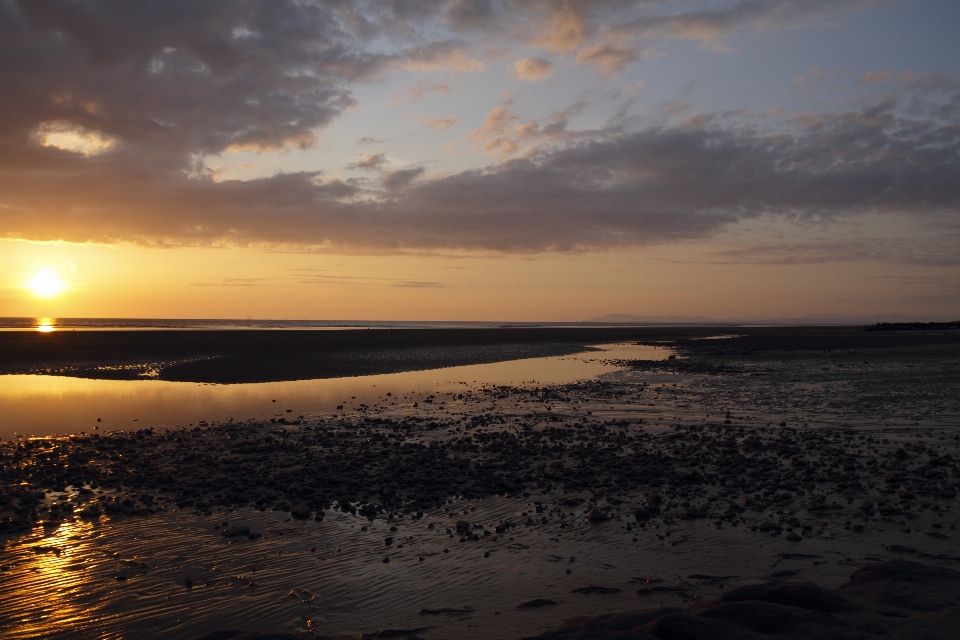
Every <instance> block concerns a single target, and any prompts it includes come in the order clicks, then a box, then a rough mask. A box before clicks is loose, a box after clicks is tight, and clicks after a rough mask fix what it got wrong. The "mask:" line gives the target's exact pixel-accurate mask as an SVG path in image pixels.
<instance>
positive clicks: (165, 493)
mask: <svg viewBox="0 0 960 640" xmlns="http://www.w3.org/2000/svg"><path fill="white" fill-rule="evenodd" d="M824 335H825V334H818V335H814V336H812V337H810V336H808V337H807V338H803V339H806V340H807V342H804V343H802V344H801V347H802V346H807V347H808V348H793V347H795V346H796V343H789V342H787V343H785V342H783V341H780V342H776V343H775V344H773V347H775V348H772V347H771V346H769V345H768V346H767V347H763V346H762V345H758V344H756V343H753V344H749V343H748V342H745V339H744V338H727V339H719V340H709V341H707V340H698V341H693V342H676V343H674V346H675V347H676V348H677V349H678V354H679V355H680V358H679V359H676V360H671V361H667V362H649V361H639V362H638V361H633V362H621V363H620V364H621V365H622V369H621V370H619V371H617V372H615V373H610V374H605V375H603V376H601V377H600V378H599V379H597V380H592V381H584V382H579V383H574V384H566V385H552V386H539V387H529V386H505V385H482V386H471V385H464V388H463V390H462V391H460V392H448V393H445V394H425V395H417V396H411V395H410V394H403V395H406V397H403V396H401V397H400V398H399V400H400V401H397V402H396V404H394V400H395V399H394V398H393V397H392V396H391V397H390V398H389V399H384V401H383V402H380V403H377V404H372V405H370V406H362V407H359V408H357V409H354V410H352V411H349V412H347V411H344V412H343V413H342V415H341V414H340V413H337V414H334V415H331V414H316V415H309V414H303V415H301V414H289V415H288V416H284V417H282V418H281V419H279V420H277V419H274V421H272V422H271V421H266V422H265V421H244V422H237V421H234V422H232V423H217V424H203V425H199V426H197V427H194V428H190V429H181V430H160V429H156V430H151V429H142V430H140V431H139V432H131V433H114V434H104V435H97V436H90V435H84V436H73V437H63V438H51V439H37V440H22V441H20V442H5V443H2V444H0V454H2V456H3V457H2V462H3V483H4V494H3V505H0V511H2V516H0V526H2V527H4V529H5V530H6V533H5V534H4V535H5V543H4V560H3V563H2V566H0V571H2V573H0V575H3V576H4V580H3V582H2V586H0V599H2V600H3V601H4V602H11V603H14V605H15V606H13V607H8V608H7V609H6V611H5V613H3V614H0V633H2V634H3V635H4V636H5V637H6V636H9V637H40V636H42V637H58V636H62V637H102V636H105V635H106V636H111V635H116V636H118V637H119V636H120V635H133V634H134V633H136V634H137V635H138V636H141V637H161V636H162V637H172V638H196V637H199V636H202V635H204V634H206V633H210V632H213V631H222V630H225V629H228V628H237V629H244V630H248V631H261V632H268V631H275V632H286V633H295V632H309V633H314V634H323V635H327V636H331V637H335V636H345V637H357V636H359V635H360V634H363V633H368V634H369V633H372V632H375V631H378V630H380V631H382V630H385V629H386V630H392V631H395V632H397V633H396V634H395V635H394V636H393V637H405V636H404V634H403V633H399V631H403V630H405V631H406V636H413V635H418V636H420V637H423V638H447V637H462V638H494V637H497V638H499V637H521V636H535V635H537V634H540V633H545V632H549V631H550V630H551V629H555V628H556V627H558V625H561V624H562V623H563V621H564V620H568V619H569V618H571V617H573V616H588V617H589V616H596V615H598V614H605V613H612V612H618V611H628V610H637V609H656V608H658V607H670V608H677V609H681V610H683V611H686V613H687V614H690V615H691V616H692V617H697V616H699V618H698V620H699V619H705V618H704V616H706V617H709V616H713V618H711V619H715V618H716V611H714V613H711V614H704V613H703V612H704V611H706V610H707V609H711V610H713V608H715V606H716V604H717V603H714V605H711V607H708V608H707V609H703V610H700V609H690V607H696V606H698V604H700V603H703V602H706V601H709V600H711V599H713V598H717V597H720V595H721V594H723V593H725V592H729V591H730V589H731V588H735V587H739V586H745V585H749V584H756V583H759V582H763V581H767V580H777V581H796V580H805V581H811V582H814V583H816V584H818V585H820V586H822V587H824V588H827V589H836V588H837V587H839V586H840V585H841V584H843V583H845V582H846V581H847V580H848V579H849V576H850V574H851V573H852V572H853V571H854V570H856V569H857V568H858V567H860V566H862V565H864V564H870V563H877V562H887V561H891V560H897V559H908V560H910V561H911V562H917V563H920V564H921V565H922V566H923V567H926V568H937V567H940V568H943V569H949V568H951V567H953V568H956V567H957V564H958V563H960V553H958V552H957V550H956V539H957V535H958V534H957V526H958V525H960V519H958V517H957V511H956V494H957V490H958V488H960V467H958V456H960V405H958V403H960V401H958V398H960V367H958V359H957V354H956V352H955V346H954V345H955V343H956V340H955V336H954V335H953V334H948V335H946V336H945V337H944V336H941V337H940V340H941V342H940V344H941V345H942V346H940V347H937V346H933V345H936V344H937V342H936V341H935V340H934V341H933V342H931V341H930V339H929V337H923V339H922V340H921V341H919V342H913V343H909V342H907V343H906V344H905V343H904V340H903V339H902V338H901V337H899V336H893V337H888V338H887V341H886V342H883V343H881V342H878V341H873V342H870V341H869V340H870V339H868V341H866V342H864V341H860V340H859V339H860V337H861V336H855V340H854V341H853V342H847V343H843V342H832V343H827V342H825V338H824ZM801 338H802V336H801ZM761 339H766V338H765V337H763V336H761ZM829 340H834V339H833V338H829ZM811 345H815V346H813V347H812V348H810V347H811ZM825 350H829V351H826V352H825ZM718 351H722V352H723V353H718ZM778 354H783V355H782V356H781V355H778ZM431 396H432V397H431ZM394 528H395V530H393V529H394ZM224 531H226V532H228V533H230V534H231V535H228V536H225V535H223V534H224ZM421 558H423V560H421ZM387 559H389V561H388V562H385V560H387ZM924 575H926V574H924ZM944 575H946V574H944ZM951 575H952V574H951ZM187 578H189V579H190V580H189V585H188V583H187ZM937 579H938V580H940V579H942V580H944V581H945V582H944V584H948V585H949V584H952V583H951V580H952V578H949V576H948V577H947V578H943V576H941V577H940V578H937ZM945 588H947V587H945ZM950 588H952V587H950ZM947 590H948V591H949V588H947ZM838 593H843V594H845V595H844V597H849V598H853V599H854V600H856V602H855V605H856V607H859V609H856V611H859V612H860V613H856V615H854V614H853V613H851V614H850V615H851V616H852V617H851V618H850V619H849V621H848V622H849V624H848V626H847V627H843V628H839V627H838V628H833V627H830V628H829V629H828V628H827V627H822V628H821V627H811V628H821V630H822V629H827V631H829V633H827V631H824V634H825V635H824V637H863V636H864V635H866V636H870V635H873V634H876V633H879V631H876V630H873V631H871V630H870V629H871V628H870V627H866V626H864V625H869V624H876V622H875V621H874V620H873V619H872V618H870V616H873V617H874V618H875V617H876V616H877V615H880V616H882V617H889V618H890V619H891V620H893V622H894V623H896V624H895V625H892V626H887V627H886V630H887V631H890V630H892V629H894V627H895V628H896V629H897V630H900V631H897V633H903V634H906V633H908V632H910V630H911V629H912V630H913V633H914V635H916V633H918V632H921V630H924V631H922V633H921V635H923V633H927V634H928V636H929V637H939V636H937V635H936V634H937V633H940V631H938V629H939V628H940V627H937V625H938V624H941V623H943V624H948V623H950V622H951V621H955V618H954V616H955V615H956V607H957V601H956V598H955V596H950V598H952V599H949V598H948V600H947V601H940V602H939V603H936V602H935V600H936V599H935V598H933V597H932V596H929V594H927V595H925V596H923V598H928V600H929V602H928V604H927V605H925V606H926V607H927V609H928V610H926V611H921V610H918V609H911V608H910V606H906V605H904V603H903V602H900V603H899V604H897V603H893V604H890V603H888V604H887V605H884V606H889V607H892V608H890V609H886V610H885V611H886V613H877V608H878V607H877V602H878V601H875V600H870V598H871V597H874V596H875V595H876V594H875V593H873V592H872V591H871V592H870V593H866V592H864V591H862V590H861V591H860V592H856V593H855V592H854V591H851V590H850V589H847V590H846V591H841V592H838ZM58 594H66V595H64V596H59V595H58ZM868 596H869V597H868ZM918 597H919V596H918ZM857 598H860V599H859V600H857ZM864 598H866V600H864ZM754 600H756V598H755V599H754ZM754 600H751V601H754ZM867 601H869V602H873V603H874V604H872V605H869V604H868V603H867ZM550 602H553V603H556V604H550ZM771 602H772V603H773V604H775V605H777V606H792V605H789V603H787V604H784V602H781V601H771ZM930 602H934V604H930ZM908 604H909V603H908ZM901 605H903V606H901ZM935 605H936V606H935ZM751 606H752V605H751ZM851 606H853V605H851ZM866 607H872V609H870V611H869V612H868V613H869V615H867V614H866V613H864V611H866V610H867V609H866ZM931 607H933V608H931ZM801 609H802V607H801ZM721 611H726V609H722V610H721ZM751 611H752V613H751ZM751 611H747V610H743V611H740V612H739V613H737V612H734V613H730V614H729V616H728V617H727V618H726V620H727V622H729V623H730V624H734V625H741V626H742V625H743V624H747V623H746V622H745V621H746V620H748V619H750V616H754V617H756V615H758V614H757V611H756V610H751ZM804 611H807V612H808V613H809V612H810V611H813V613H811V615H814V614H817V612H816V611H815V610H807V609H804ZM850 611H854V609H850ZM668 613H670V612H668ZM781 613H782V612H781ZM796 613H797V612H793V613H792V614H791V615H793V614H796ZM819 613H823V612H819ZM887 613H889V614H891V615H890V616H887V615H886V614H887ZM701 614H703V615H701ZM665 615H667V614H664V613H661V615H660V617H659V618H656V617H655V618H650V619H644V620H645V622H644V623H643V624H636V625H633V626H631V627H623V628H621V631H623V630H624V629H635V630H634V631H630V633H635V634H640V633H647V634H652V635H653V636H654V637H663V638H666V637H673V636H670V635H669V633H671V632H670V631H669V629H668V626H665V625H667V622H662V623H660V624H661V627H662V628H661V631H659V632H658V631H657V630H656V625H654V626H653V627H649V625H650V624H653V623H654V622H656V621H657V620H660V618H662V617H663V616H665ZM797 615H799V614H797ZM804 615H806V614H804ZM831 615H833V614H831ZM839 615H840V614H839V613H838V614H837V616H839ZM844 615H846V614H844ZM857 616H861V617H860V618H857ZM863 616H866V617H863ZM905 616H906V617H905ZM834 617H836V616H834ZM840 617H842V616H840ZM868 618H870V619H868ZM672 619H673V618H671V620H672ZM684 620H686V619H685V618H684ZM845 620H846V619H845ZM945 621H946V622H945ZM668 622H669V621H668ZM688 622H689V621H688ZM808 622H809V621H808ZM821 622H822V621H821ZM578 624H580V623H578ZM594 624H597V625H600V624H601V623H600V622H596V623H594ZM603 624H606V623H603ZM725 624H726V623H725ZM818 624H819V623H818ZM824 624H825V623H824ZM844 624H847V622H845V623H844ZM931 625H932V626H931ZM581 627H582V624H581ZM641 627H644V628H645V629H646V630H642V629H641ZM597 628H599V627H597ZM731 628H734V629H735V630H736V628H735V627H731ZM731 628H726V633H728V634H729V633H731V631H730V629H731ZM565 629H566V631H563V630H561V631H558V632H556V633H554V636H556V634H557V633H568V632H569V634H574V633H581V635H580V636H576V635H572V636H571V637H601V636H588V635H583V633H582V632H583V631H584V629H583V628H580V627H576V625H573V626H568V627H565ZM578 629H579V630H578ZM723 631H724V630H723V629H720V630H719V631H718V629H717V628H713V629H712V631H711V630H710V629H706V630H704V631H703V633H702V634H701V635H699V636H697V635H688V636H687V637H713V636H710V635H709V633H713V634H714V636H715V635H717V634H718V633H721V632H723ZM708 632H709V633H708ZM741 632H742V634H741V635H740V636H737V637H754V636H750V635H748V634H749V633H757V634H760V635H759V636H756V637H764V634H761V633H760V632H759V631H757V630H756V629H748V628H746V627H744V628H741V629H740V630H739V631H737V633H741ZM854 632H856V633H859V634H860V635H859V636H857V635H856V633H854ZM569 634H568V635H569ZM830 634H832V635H830ZM844 634H846V635H844ZM390 635H391V634H390V633H387V634H386V635H383V634H381V635H380V636H379V637H388V636H390ZM369 637H377V636H369ZM602 637H613V636H610V635H607V636H602ZM623 637H642V636H639V635H636V636H623ZM943 637H949V636H943Z"/></svg>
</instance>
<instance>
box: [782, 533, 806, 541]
mask: <svg viewBox="0 0 960 640" xmlns="http://www.w3.org/2000/svg"><path fill="white" fill-rule="evenodd" d="M784 540H789V541H790V542H800V541H801V540H803V538H801V537H800V536H799V535H797V532H796V531H791V532H790V533H788V534H787V535H786V536H784Z"/></svg>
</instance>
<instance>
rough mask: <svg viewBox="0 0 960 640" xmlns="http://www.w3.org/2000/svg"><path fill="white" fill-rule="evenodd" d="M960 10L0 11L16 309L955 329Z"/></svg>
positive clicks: (0, 99) (291, 2)
mask: <svg viewBox="0 0 960 640" xmlns="http://www.w3.org/2000/svg"><path fill="white" fill-rule="evenodd" d="M958 24H960V3H958V2H956V1H955V0H367V1H356V2H348V1H346V0H330V1H320V0H261V1H257V0H205V1H204V2H195V1H193V0H142V1H140V2H128V1H126V0H83V1H79V0H22V1H21V0H0V316H28V317H31V316H49V317H169V318H248V317H249V318H272V319H284V318H289V319H370V320H391V319H392V320H487V321H501V320H502V321H576V320H586V319H589V318H593V317H597V316H602V315H606V314H612V313H625V314H632V315H637V316H644V317H664V316H667V317H669V316H704V317H709V318H722V319H762V318H767V319H769V318H784V317H788V318H797V317H806V316H821V317H822V316H842V317H858V318H859V317H864V318H867V317H869V318H874V317H875V318H877V319H882V318H885V317H909V318H916V319H925V320H938V319H939V320H955V319H957V318H960V249H958V247H960V38H957V37H956V27H957V25H958Z"/></svg>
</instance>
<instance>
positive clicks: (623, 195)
mask: <svg viewBox="0 0 960 640" xmlns="http://www.w3.org/2000/svg"><path fill="white" fill-rule="evenodd" d="M884 109H885V107H884V106H883V105H880V106H876V105H874V106H872V107H869V108H866V109H863V110H859V111H848V112H838V113H825V114H818V115H817V118H816V120H817V123H816V126H808V124H806V123H805V122H803V121H800V120H791V121H786V122H785V123H784V124H783V126H785V127H787V129H780V130H764V129H761V128H758V127H756V126H754V125H753V124H751V123H749V122H748V123H746V124H741V125H737V124H736V123H735V122H734V123H733V124H731V123H730V121H729V120H728V119H725V118H724V117H721V116H722V114H720V115H719V116H717V117H715V118H705V121H706V122H708V123H713V124H711V125H710V126H708V127H703V128H696V129H692V128H684V127H650V128H645V129H641V130H636V131H625V130H623V129H621V128H620V127H619V126H617V127H611V128H609V129H604V130H598V131H594V132H592V133H591V134H590V135H580V136H576V137H571V138H557V139H556V140H558V141H559V142H558V143H556V144H554V145H550V146H544V147H540V148H538V150H536V151H534V152H530V153H526V154H525V155H524V156H523V157H521V158H516V157H512V159H509V160H506V161H504V162H501V163H499V164H493V165H490V166H488V167H486V168H483V169H475V170H469V171H461V172H459V173H453V174H448V175H441V176H439V177H434V178H431V179H423V176H424V174H425V172H424V170H423V168H422V167H412V168H407V169H402V170H399V171H395V172H391V173H388V174H386V175H385V176H384V180H383V189H384V190H383V191H378V190H377V189H370V188H364V187H361V186H358V185H356V184H351V183H345V182H341V181H338V180H326V181H323V180H322V179H321V176H320V175H318V174H316V173H295V174H278V175H276V176H272V177H269V178H262V179H259V180H250V181H246V182H239V181H232V180H224V181H221V182H213V181H212V180H206V179H190V178H188V177H186V176H184V175H182V174H179V175H178V174H176V173H169V172H160V171H148V172H144V171H141V170H140V166H139V165H130V164H129V163H126V162H125V159H124V158H123V157H122V156H121V155H118V154H116V153H109V154H102V155H100V156H96V157H94V158H86V157H83V156H80V155H78V154H68V155H66V156H63V157H61V158H59V159H58V161H57V162H56V163H53V164H50V163H49V162H46V159H47V158H48V157H49V155H50V154H52V153H57V151H55V150H53V151H51V150H49V149H46V148H43V147H34V148H33V150H32V151H30V152H29V153H27V154H26V155H25V156H24V157H23V158H22V159H21V162H19V163H18V164H17V165H16V166H13V167H10V168H8V169H6V170H5V171H4V172H2V173H0V194H2V195H0V199H2V204H3V206H4V207H5V209H4V226H3V235H4V236H5V237H11V238H12V237H19V238H29V239H32V240H68V241H77V242H86V241H92V242H136V243H143V244H151V245H169V244H187V245H257V244H270V245H278V246H282V245H298V246H304V245H306V246H315V247H327V248H338V247H339V248H350V250H352V251H402V250H417V251H422V250H433V249H444V250H449V249H465V250H481V251H500V252H521V253H522V252H536V251H572V250H584V249H609V248H617V247H635V246H643V245H653V244H660V243H668V242H676V241H685V240H691V239H704V238H710V237H712V236H714V235H715V234H717V233H719V232H721V231H722V230H724V229H727V228H729V227H730V226H731V225H736V224H737V223H741V222H747V221H750V220H754V219H760V218H764V219H769V218H774V219H782V220H788V221H794V222H798V223H804V224H808V223H810V222H813V221H816V222H817V223H818V224H822V225H827V226H828V227H829V225H831V224H834V223H835V222H834V221H841V220H846V219H851V217H856V216H859V217H861V218H863V219H864V220H869V219H871V216H878V215H883V216H893V217H895V218H896V217H899V218H903V219H905V220H907V221H911V222H909V224H906V226H905V227H904V228H905V229H908V230H909V229H911V228H918V224H919V222H920V221H924V220H931V221H937V222H936V223H935V224H934V223H933V222H931V224H933V226H934V227H935V228H936V229H937V230H938V231H937V235H938V237H939V238H940V239H939V240H938V242H939V243H940V244H937V245H936V246H941V245H942V246H943V247H954V248H950V249H949V251H948V252H950V253H951V254H955V246H956V244H957V242H958V241H960V219H958V217H960V181H957V180H956V176H957V175H958V174H960V127H958V126H957V125H956V124H954V123H953V122H950V121H948V122H938V121H935V120H908V119H906V118H903V117H894V116H893V115H892V114H891V113H890V112H889V110H884ZM887 109H888V108H887ZM791 123H792V124H791ZM529 124H530V123H521V121H520V120H519V118H517V117H516V115H515V114H514V113H513V111H512V104H510V103H505V104H503V105H500V106H499V107H497V108H496V109H494V110H492V111H491V112H490V113H489V114H488V116H487V118H486V120H485V122H484V127H482V130H485V131H487V132H488V133H489V134H490V136H489V137H490V138H491V139H490V140H488V139H487V137H485V136H479V135H478V136H477V138H478V139H477V141H476V142H477V143H478V144H487V143H489V142H492V140H493V138H495V137H496V136H497V135H502V136H505V137H506V138H507V141H503V142H500V143H494V150H496V145H497V144H500V145H501V146H503V147H505V146H509V145H510V144H517V141H519V140H521V139H522V135H523V134H522V133H521V132H522V131H523V130H524V129H525V128H526V129H527V130H535V129H539V127H529V126H528V125H529ZM533 124H536V123H533ZM789 127H794V128H793V129H790V128H789ZM478 131H479V130H478ZM501 151H506V149H502V150H501ZM40 160H44V162H40ZM91 162H93V163H94V164H93V165H91ZM51 183H53V184H57V185H58V188H57V189H49V188H45V185H49V184H51ZM864 216H865V218H864ZM909 233H911V232H909V231H908V232H907V233H906V234H905V236H904V237H900V238H898V240H897V242H896V243H892V241H888V242H887V250H885V251H881V250H880V249H876V250H875V251H863V250H861V251H856V250H854V249H855V247H856V246H857V244H856V242H855V241H854V240H849V241H847V248H848V250H847V251H846V252H840V251H839V249H838V248H837V247H834V249H832V250H831V251H832V253H833V254H834V255H837V256H841V257H845V259H889V260H892V261H914V262H917V261H924V260H926V261H934V262H937V263H943V260H944V259H945V258H943V255H941V254H943V252H944V250H942V249H937V250H933V249H931V251H930V253H929V255H925V253H924V251H923V247H924V244H923V243H922V242H921V241H920V240H917V239H914V240H911V239H910V238H909V237H906V236H909ZM918 233H919V232H918ZM917 237H918V238H919V236H917ZM911 243H912V244H911ZM918 243H919V244H918ZM894 245H897V246H901V247H907V249H898V250H896V251H891V250H890V247H891V246H894ZM831 251H828V252H827V253H828V254H829V253H831ZM938 252H939V253H938ZM774 253H775V250H774ZM944 255H945V254H944ZM871 256H872V257H871Z"/></svg>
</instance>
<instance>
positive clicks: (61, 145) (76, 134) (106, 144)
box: [35, 121, 116, 156]
mask: <svg viewBox="0 0 960 640" xmlns="http://www.w3.org/2000/svg"><path fill="white" fill-rule="evenodd" d="M35 137H36V140H37V142H38V143H39V144H40V145H42V146H44V147H54V148H57V149H62V150H63V151H73V152H75V153H80V154H82V155H85V156H95V155H99V154H101V153H103V152H105V151H108V150H109V149H111V148H112V147H113V146H114V145H115V144H116V140H114V139H112V138H108V137H106V136H104V135H103V134H101V133H100V132H99V131H91V130H89V129H86V128H84V127H81V126H80V125H76V124H73V123H71V122H64V121H59V122H43V123H41V124H40V126H39V127H37V132H36V134H35Z"/></svg>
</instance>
